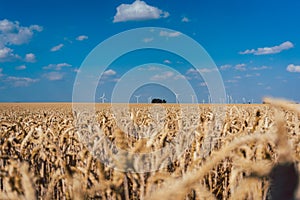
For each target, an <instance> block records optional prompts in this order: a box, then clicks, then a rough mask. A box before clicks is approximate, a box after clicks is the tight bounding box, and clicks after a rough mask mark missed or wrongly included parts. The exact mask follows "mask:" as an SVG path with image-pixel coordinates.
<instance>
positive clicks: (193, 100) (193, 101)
mask: <svg viewBox="0 0 300 200" xmlns="http://www.w3.org/2000/svg"><path fill="white" fill-rule="evenodd" d="M191 97H192V104H194V103H195V99H194V97H195V95H193V94H191Z"/></svg>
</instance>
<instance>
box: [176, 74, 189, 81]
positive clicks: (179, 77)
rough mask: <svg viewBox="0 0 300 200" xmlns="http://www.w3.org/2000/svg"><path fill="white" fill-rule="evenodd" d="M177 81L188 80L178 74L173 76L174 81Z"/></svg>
mask: <svg viewBox="0 0 300 200" xmlns="http://www.w3.org/2000/svg"><path fill="white" fill-rule="evenodd" d="M179 79H188V78H187V77H185V76H184V75H182V74H178V75H176V76H174V80H179Z"/></svg>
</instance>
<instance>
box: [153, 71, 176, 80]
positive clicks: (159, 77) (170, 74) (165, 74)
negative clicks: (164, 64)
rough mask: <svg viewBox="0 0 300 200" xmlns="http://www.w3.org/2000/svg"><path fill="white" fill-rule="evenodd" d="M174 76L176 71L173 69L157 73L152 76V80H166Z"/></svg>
mask: <svg viewBox="0 0 300 200" xmlns="http://www.w3.org/2000/svg"><path fill="white" fill-rule="evenodd" d="M173 76H174V73H173V72H171V71H167V72H163V73H160V74H156V75H154V76H152V77H151V80H152V81H160V80H166V79H168V78H172V77H173Z"/></svg>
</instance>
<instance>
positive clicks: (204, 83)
mask: <svg viewBox="0 0 300 200" xmlns="http://www.w3.org/2000/svg"><path fill="white" fill-rule="evenodd" d="M199 86H201V87H206V86H207V84H206V82H201V83H200V84H199Z"/></svg>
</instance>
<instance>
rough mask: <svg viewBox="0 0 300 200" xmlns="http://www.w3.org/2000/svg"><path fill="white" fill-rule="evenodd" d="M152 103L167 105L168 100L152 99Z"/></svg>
mask: <svg viewBox="0 0 300 200" xmlns="http://www.w3.org/2000/svg"><path fill="white" fill-rule="evenodd" d="M151 103H167V101H166V100H164V99H163V100H161V99H152V101H151Z"/></svg>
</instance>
